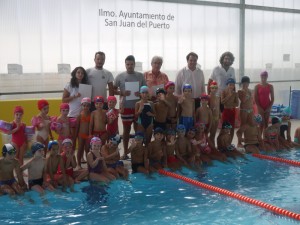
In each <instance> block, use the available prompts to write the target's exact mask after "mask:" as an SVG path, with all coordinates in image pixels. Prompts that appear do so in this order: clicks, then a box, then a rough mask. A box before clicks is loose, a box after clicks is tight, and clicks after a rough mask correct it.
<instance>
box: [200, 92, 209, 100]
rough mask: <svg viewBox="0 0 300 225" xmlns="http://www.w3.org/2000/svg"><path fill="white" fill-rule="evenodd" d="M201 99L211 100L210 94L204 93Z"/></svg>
mask: <svg viewBox="0 0 300 225" xmlns="http://www.w3.org/2000/svg"><path fill="white" fill-rule="evenodd" d="M200 99H201V100H209V96H208V95H207V94H205V93H203V94H201V96H200Z"/></svg>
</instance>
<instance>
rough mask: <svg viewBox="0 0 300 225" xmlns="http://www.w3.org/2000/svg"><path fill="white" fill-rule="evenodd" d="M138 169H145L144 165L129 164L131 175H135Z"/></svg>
mask: <svg viewBox="0 0 300 225" xmlns="http://www.w3.org/2000/svg"><path fill="white" fill-rule="evenodd" d="M139 167H145V165H144V163H132V164H131V168H132V173H137V172H138V168H139Z"/></svg>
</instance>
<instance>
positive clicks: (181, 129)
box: [176, 124, 186, 132]
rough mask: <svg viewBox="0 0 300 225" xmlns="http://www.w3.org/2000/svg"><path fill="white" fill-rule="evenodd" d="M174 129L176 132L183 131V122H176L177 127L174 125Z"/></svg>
mask: <svg viewBox="0 0 300 225" xmlns="http://www.w3.org/2000/svg"><path fill="white" fill-rule="evenodd" d="M176 130H177V132H178V131H185V130H186V129H185V126H184V125H183V124H178V125H177V127H176Z"/></svg>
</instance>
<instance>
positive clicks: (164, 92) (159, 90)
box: [156, 88, 166, 95]
mask: <svg viewBox="0 0 300 225" xmlns="http://www.w3.org/2000/svg"><path fill="white" fill-rule="evenodd" d="M159 94H166V91H165V89H163V88H157V89H156V95H159Z"/></svg>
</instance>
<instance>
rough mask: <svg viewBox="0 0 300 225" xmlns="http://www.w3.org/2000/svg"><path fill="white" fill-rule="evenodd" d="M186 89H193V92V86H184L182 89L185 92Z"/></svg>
mask: <svg viewBox="0 0 300 225" xmlns="http://www.w3.org/2000/svg"><path fill="white" fill-rule="evenodd" d="M185 89H191V90H192V85H190V84H184V85H183V87H182V90H185Z"/></svg>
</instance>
